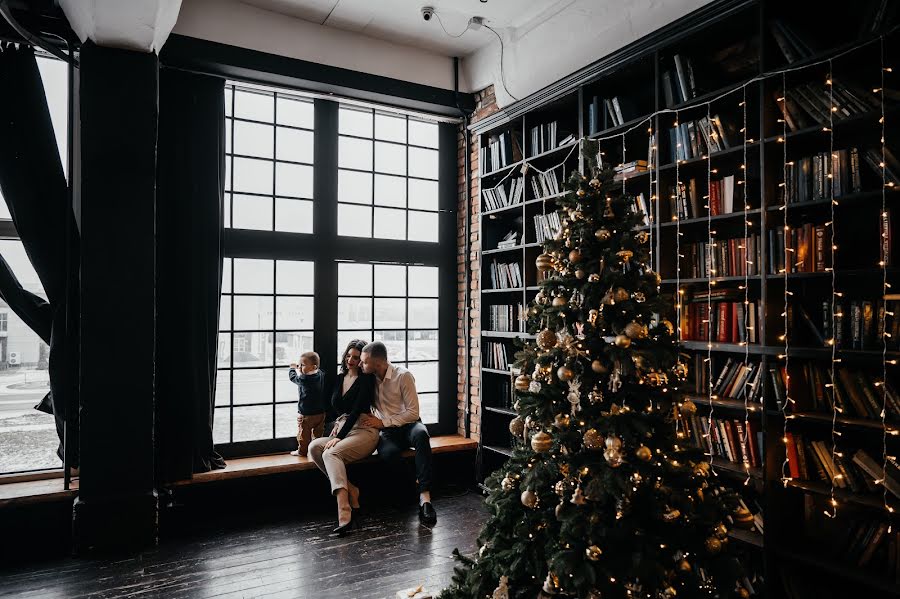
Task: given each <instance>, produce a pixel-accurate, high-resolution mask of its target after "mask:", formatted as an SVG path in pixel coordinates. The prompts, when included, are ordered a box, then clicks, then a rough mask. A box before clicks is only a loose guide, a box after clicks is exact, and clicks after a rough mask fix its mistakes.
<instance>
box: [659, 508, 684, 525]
mask: <svg viewBox="0 0 900 599" xmlns="http://www.w3.org/2000/svg"><path fill="white" fill-rule="evenodd" d="M680 517H681V512H680V511H679V510H677V509H674V510H670V511H668V512H666V513H665V514H663V520H664V521H666V522H674V521H675V520H677V519H678V518H680Z"/></svg>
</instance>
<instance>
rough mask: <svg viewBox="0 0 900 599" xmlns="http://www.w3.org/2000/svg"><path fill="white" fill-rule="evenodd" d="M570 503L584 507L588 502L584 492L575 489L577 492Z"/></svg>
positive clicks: (573, 494) (577, 488)
mask: <svg viewBox="0 0 900 599" xmlns="http://www.w3.org/2000/svg"><path fill="white" fill-rule="evenodd" d="M569 503H571V504H574V505H584V504H585V503H587V500H586V499H585V498H584V492H583V491H582V490H581V487H575V492H574V493H572V499H570V500H569Z"/></svg>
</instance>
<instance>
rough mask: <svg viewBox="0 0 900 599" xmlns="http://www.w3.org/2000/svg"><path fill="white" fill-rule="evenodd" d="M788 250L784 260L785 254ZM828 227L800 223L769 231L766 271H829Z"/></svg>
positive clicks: (778, 272)
mask: <svg viewBox="0 0 900 599" xmlns="http://www.w3.org/2000/svg"><path fill="white" fill-rule="evenodd" d="M786 249H787V250H789V255H788V259H787V261H785V251H786ZM831 253H832V252H831V227H828V226H825V225H824V224H817V225H814V224H812V223H804V224H802V225H800V226H799V227H794V228H793V229H791V230H789V231H785V230H784V228H783V227H778V228H774V229H769V272H770V273H771V274H780V273H783V272H785V271H786V272H789V273H792V272H828V271H829V269H831Z"/></svg>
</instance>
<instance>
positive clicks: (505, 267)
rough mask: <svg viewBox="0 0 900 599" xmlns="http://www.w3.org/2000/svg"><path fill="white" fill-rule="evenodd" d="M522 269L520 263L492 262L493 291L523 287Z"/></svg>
mask: <svg viewBox="0 0 900 599" xmlns="http://www.w3.org/2000/svg"><path fill="white" fill-rule="evenodd" d="M522 281H523V279H522V269H521V267H520V266H519V263H518V262H497V261H496V260H494V261H493V262H491V289H518V288H519V287H522V286H523V285H524V283H523V282H522Z"/></svg>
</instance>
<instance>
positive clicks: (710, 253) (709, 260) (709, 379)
mask: <svg viewBox="0 0 900 599" xmlns="http://www.w3.org/2000/svg"><path fill="white" fill-rule="evenodd" d="M706 127H707V132H706V139H707V147H706V235H707V246H706V256H705V257H706V269H707V271H708V273H707V274H708V275H709V276H707V277H706V292H707V293H706V318H707V320H706V391H707V394H708V395H709V432H710V436H709V461H710V463H712V457H713V445H712V430H713V426H714V424H713V414H714V413H715V411H716V405H715V401H714V399H715V397H714V396H713V376H712V347H713V344H712V323H713V315H712V288H713V278H714V277H715V276H716V275H717V274H718V272H717V269H715V268H713V267H714V266H715V265H716V264H715V261H714V260H713V257H714V256H715V255H716V250H715V243H714V242H713V230H712V147H711V146H710V142H711V141H712V136H713V130H712V115H711V113H710V105H709V104H707V105H706ZM680 189H681V188H680V187H679V190H680ZM716 320H718V318H717V319H716ZM717 436H718V435H717ZM712 471H713V473H715V467H713V468H712Z"/></svg>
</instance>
